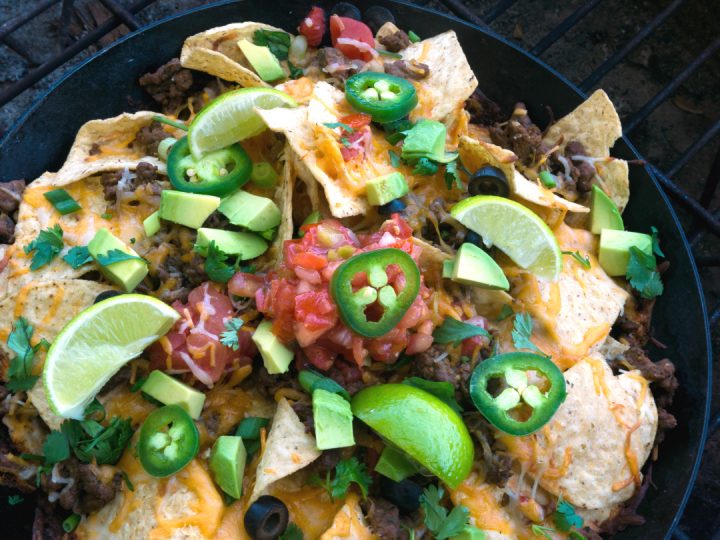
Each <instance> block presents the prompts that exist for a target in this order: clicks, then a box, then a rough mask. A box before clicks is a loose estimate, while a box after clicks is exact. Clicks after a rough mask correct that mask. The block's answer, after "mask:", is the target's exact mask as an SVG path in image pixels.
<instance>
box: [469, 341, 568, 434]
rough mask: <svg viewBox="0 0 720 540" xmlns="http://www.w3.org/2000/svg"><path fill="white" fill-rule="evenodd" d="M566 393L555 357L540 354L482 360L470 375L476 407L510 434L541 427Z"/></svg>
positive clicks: (504, 355) (517, 353)
mask: <svg viewBox="0 0 720 540" xmlns="http://www.w3.org/2000/svg"><path fill="white" fill-rule="evenodd" d="M529 373H530V374H531V377H528V374H529ZM541 381H542V382H541ZM491 391H492V393H491ZM565 396H566V391H565V378H564V377H563V374H562V372H561V371H560V369H559V368H558V367H557V366H556V365H555V364H554V363H553V362H552V360H550V359H549V358H547V357H545V356H540V355H538V354H531V353H523V352H514V353H506V354H500V355H498V356H493V357H491V358H488V359H487V360H485V361H483V362H480V363H479V364H478V365H477V367H476V368H475V371H473V374H472V377H471V378H470V397H471V398H472V400H473V403H474V404H475V406H476V407H477V409H478V410H479V411H480V412H481V413H482V414H483V416H484V417H485V418H487V419H488V421H489V422H490V423H491V424H492V425H493V426H495V427H496V428H497V429H499V430H500V431H504V432H505V433H508V434H510V435H516V436H522V435H529V434H530V433H533V432H534V431H537V430H538V429H540V428H541V427H542V426H544V425H545V424H546V423H547V422H548V421H549V420H550V419H551V418H552V416H553V415H554V414H555V411H557V409H558V407H559V406H560V405H561V404H562V402H563V401H565Z"/></svg>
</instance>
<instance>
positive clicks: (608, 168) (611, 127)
mask: <svg viewBox="0 0 720 540" xmlns="http://www.w3.org/2000/svg"><path fill="white" fill-rule="evenodd" d="M621 136H622V124H621V123H620V117H619V116H618V114H617V111H616V110H615V106H614V105H613V104H612V101H610V98H609V97H608V95H607V94H606V93H605V92H604V91H603V90H596V91H595V92H594V93H593V94H592V95H591V96H590V97H589V98H587V99H586V100H585V101H584V102H583V103H581V104H580V105H579V106H578V107H577V108H576V109H575V110H574V111H572V112H571V113H569V114H568V115H567V116H564V117H563V118H561V119H560V120H558V121H557V122H556V123H554V124H553V125H552V126H550V127H549V128H548V130H547V132H546V133H545V136H544V137H543V142H544V143H545V144H546V145H548V147H549V148H550V147H553V146H555V145H559V147H560V150H561V151H562V150H564V149H565V146H566V145H567V143H569V142H570V141H579V142H581V143H582V145H583V146H584V147H585V151H586V152H587V154H588V155H589V156H591V157H593V158H606V157H608V156H610V148H612V146H613V145H614V144H615V141H616V140H617V139H618V138H620V137H621ZM595 168H596V169H597V171H598V176H599V177H600V179H601V181H599V182H597V183H598V184H599V185H600V187H601V188H602V189H603V191H605V193H607V194H608V195H609V196H610V198H611V199H612V200H613V201H614V202H615V204H616V205H617V206H618V209H619V210H620V211H621V212H622V211H623V209H624V208H625V206H627V203H628V199H629V197H630V178H629V174H628V165H627V162H626V161H624V160H621V159H613V160H611V161H598V162H596V163H595Z"/></svg>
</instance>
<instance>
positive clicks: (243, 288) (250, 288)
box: [228, 272, 265, 298]
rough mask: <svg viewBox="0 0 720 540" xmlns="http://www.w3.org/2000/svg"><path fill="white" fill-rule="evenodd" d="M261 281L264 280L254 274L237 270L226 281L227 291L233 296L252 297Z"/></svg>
mask: <svg viewBox="0 0 720 540" xmlns="http://www.w3.org/2000/svg"><path fill="white" fill-rule="evenodd" d="M263 283H265V280H264V279H263V278H262V277H260V276H258V275H256V274H248V273H247V272H238V273H236V274H235V275H234V276H233V277H232V278H231V279H230V281H228V292H229V293H230V294H232V295H234V296H240V297H242V298H252V297H254V296H255V293H256V292H257V291H258V290H259V289H260V287H262V286H263Z"/></svg>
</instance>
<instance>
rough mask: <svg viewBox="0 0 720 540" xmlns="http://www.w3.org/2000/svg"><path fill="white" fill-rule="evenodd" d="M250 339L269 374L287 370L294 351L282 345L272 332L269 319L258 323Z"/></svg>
mask: <svg viewBox="0 0 720 540" xmlns="http://www.w3.org/2000/svg"><path fill="white" fill-rule="evenodd" d="M252 340H253V341H254V342H255V345H257V348H258V350H259V351H260V355H261V356H262V359H263V364H265V369H267V372H268V373H269V374H270V375H277V374H279V373H285V372H287V370H288V368H289V367H290V362H292V360H293V358H294V357H295V353H294V352H293V351H291V350H290V349H288V348H287V347H286V346H285V345H283V344H282V343H281V342H280V340H279V339H278V338H277V336H276V335H275V334H273V332H272V323H271V322H270V321H263V322H261V323H260V324H259V325H258V327H257V329H256V330H255V332H254V333H253V336H252Z"/></svg>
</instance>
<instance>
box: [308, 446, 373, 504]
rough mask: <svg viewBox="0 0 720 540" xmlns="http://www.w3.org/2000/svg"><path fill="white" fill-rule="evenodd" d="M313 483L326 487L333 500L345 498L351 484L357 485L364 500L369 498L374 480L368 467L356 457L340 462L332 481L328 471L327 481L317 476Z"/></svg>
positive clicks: (336, 466)
mask: <svg viewBox="0 0 720 540" xmlns="http://www.w3.org/2000/svg"><path fill="white" fill-rule="evenodd" d="M311 482H313V483H315V484H317V485H320V486H322V487H324V488H325V489H326V490H327V492H328V494H329V495H330V498H331V499H332V500H334V501H335V500H339V499H343V498H345V495H347V492H348V489H350V484H353V483H354V484H357V486H358V487H359V488H360V492H361V493H362V496H363V499H364V498H367V494H368V488H369V487H370V483H371V482H372V478H371V477H370V475H369V474H368V472H367V467H366V466H365V464H364V463H360V462H359V461H358V459H357V458H356V457H354V456H353V457H351V458H350V459H341V460H340V462H339V463H338V464H337V465H335V476H334V478H333V479H332V480H331V479H330V471H328V473H327V476H326V478H325V480H321V479H320V478H319V477H318V476H317V475H315V477H314V478H313V479H312V480H311Z"/></svg>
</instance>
